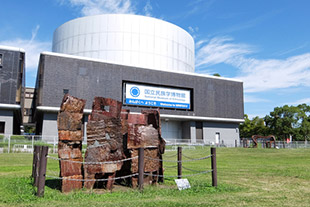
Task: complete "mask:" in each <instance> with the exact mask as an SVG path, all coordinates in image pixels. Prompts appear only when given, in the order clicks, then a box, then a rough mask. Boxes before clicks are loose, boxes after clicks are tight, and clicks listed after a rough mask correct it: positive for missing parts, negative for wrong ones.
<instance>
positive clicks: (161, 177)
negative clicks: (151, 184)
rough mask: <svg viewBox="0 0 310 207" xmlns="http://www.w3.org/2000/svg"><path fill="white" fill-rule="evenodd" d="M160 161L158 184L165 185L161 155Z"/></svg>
mask: <svg viewBox="0 0 310 207" xmlns="http://www.w3.org/2000/svg"><path fill="white" fill-rule="evenodd" d="M159 159H160V161H159V172H158V175H159V177H158V182H159V183H163V182H164V165H163V156H162V155H160V156H159Z"/></svg>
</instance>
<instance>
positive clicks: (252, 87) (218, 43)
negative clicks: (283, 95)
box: [196, 37, 310, 92]
mask: <svg viewBox="0 0 310 207" xmlns="http://www.w3.org/2000/svg"><path fill="white" fill-rule="evenodd" d="M232 40H233V39H231V38H228V37H217V38H213V39H211V40H209V41H203V42H199V45H200V48H198V51H197V56H196V66H197V67H198V66H204V67H208V66H211V65H215V64H218V63H226V64H229V65H232V66H234V67H235V68H237V70H238V71H237V72H238V73H239V75H238V76H237V77H234V78H237V79H241V80H243V81H244V89H245V92H261V91H268V90H273V89H280V88H289V87H293V86H310V53H306V54H302V55H297V56H292V57H289V58H287V59H265V60H259V59H255V58H248V57H246V56H248V55H250V54H251V53H253V50H252V49H251V48H252V47H250V46H249V45H246V44H237V43H232Z"/></svg>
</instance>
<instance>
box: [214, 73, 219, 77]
mask: <svg viewBox="0 0 310 207" xmlns="http://www.w3.org/2000/svg"><path fill="white" fill-rule="evenodd" d="M213 76H217V77H221V75H220V74H219V73H214V74H213Z"/></svg>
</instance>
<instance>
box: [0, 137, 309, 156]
mask: <svg viewBox="0 0 310 207" xmlns="http://www.w3.org/2000/svg"><path fill="white" fill-rule="evenodd" d="M86 140H87V138H86V137H84V138H83V151H85V148H86V145H87V143H86ZM258 143H259V144H258V147H259V148H262V147H264V142H263V141H258ZM34 145H46V146H49V153H57V152H58V137H57V136H42V135H5V134H0V153H18V152H23V153H32V152H33V150H34ZM166 145H167V146H168V147H167V151H176V150H177V147H178V146H183V149H184V150H186V149H195V148H196V147H199V146H211V147H251V146H253V141H252V140H251V139H247V140H240V141H237V140H235V143H234V144H228V143H225V142H224V141H222V142H221V143H220V144H215V143H214V142H212V141H207V140H196V141H195V142H193V141H192V140H190V139H168V140H166ZM272 147H274V145H272ZM276 148H279V149H283V148H287V149H291V148H310V141H292V142H289V143H287V142H286V141H276Z"/></svg>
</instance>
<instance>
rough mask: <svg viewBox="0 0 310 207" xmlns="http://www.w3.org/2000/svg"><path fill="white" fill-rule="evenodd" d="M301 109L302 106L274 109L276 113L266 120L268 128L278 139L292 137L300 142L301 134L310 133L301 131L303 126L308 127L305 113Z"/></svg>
mask: <svg viewBox="0 0 310 207" xmlns="http://www.w3.org/2000/svg"><path fill="white" fill-rule="evenodd" d="M301 108H302V107H301V106H288V105H284V106H282V107H276V108H274V111H272V112H270V115H266V116H265V118H264V120H265V123H266V126H267V127H268V128H269V129H270V132H271V133H272V134H273V135H275V136H276V137H277V138H278V139H286V138H290V137H291V136H292V137H294V139H296V140H300V139H301V135H300V132H303V133H308V132H307V131H302V130H301V129H302V125H304V126H305V127H306V126H307V123H306V120H307V119H306V118H305V112H304V111H303V110H302V109H301ZM306 108H307V107H306ZM303 120H305V121H303Z"/></svg>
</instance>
